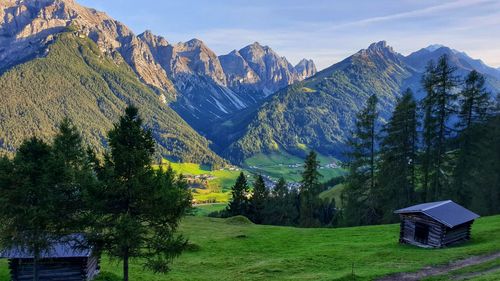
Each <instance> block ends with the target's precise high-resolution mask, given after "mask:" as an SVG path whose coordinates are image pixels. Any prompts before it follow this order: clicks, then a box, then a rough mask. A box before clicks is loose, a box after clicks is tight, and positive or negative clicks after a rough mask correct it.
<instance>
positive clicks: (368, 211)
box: [342, 95, 380, 225]
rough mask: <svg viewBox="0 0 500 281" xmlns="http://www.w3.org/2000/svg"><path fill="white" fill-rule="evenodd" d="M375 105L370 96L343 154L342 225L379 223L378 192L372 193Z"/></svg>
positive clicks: (374, 165) (374, 162) (375, 136)
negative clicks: (344, 162)
mask: <svg viewBox="0 0 500 281" xmlns="http://www.w3.org/2000/svg"><path fill="white" fill-rule="evenodd" d="M377 102H378V98H377V96H375V95H372V96H371V97H370V98H369V99H368V100H367V103H366V106H365V108H364V109H363V110H361V112H360V113H359V114H358V116H357V120H356V127H355V129H354V132H353V135H352V137H351V139H350V140H349V152H348V153H347V157H348V159H349V161H348V164H347V166H348V170H349V175H348V177H347V179H346V189H345V190H344V192H343V194H342V198H343V201H344V206H345V208H344V212H343V218H344V224H347V225H362V224H375V223H377V222H378V221H379V220H380V210H379V206H378V204H379V198H378V195H379V192H378V191H377V190H376V182H375V181H376V178H375V172H376V161H375V160H376V153H377V151H376V146H377V132H376V127H377V124H376V123H377V119H378V111H377Z"/></svg>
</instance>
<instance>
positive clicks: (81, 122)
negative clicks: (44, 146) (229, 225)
mask: <svg viewBox="0 0 500 281" xmlns="http://www.w3.org/2000/svg"><path fill="white" fill-rule="evenodd" d="M82 37H84V36H82V35H81V34H79V33H78V32H67V33H61V34H60V35H57V36H55V37H54V39H53V41H54V42H53V43H52V44H51V45H49V46H48V51H47V55H46V56H45V57H43V58H37V59H33V60H31V61H29V62H26V63H23V64H20V65H17V66H15V67H13V68H11V69H9V70H8V71H6V72H4V73H3V74H2V75H1V76H0V100H2V106H0V120H1V122H0V151H1V152H2V153H3V152H8V153H10V152H13V151H14V150H15V148H16V147H18V146H19V144H20V143H21V141H22V140H23V139H24V138H26V137H29V136H40V137H43V138H44V139H48V138H49V137H50V136H52V135H53V134H54V133H55V131H56V125H57V124H58V122H60V121H61V120H62V118H63V117H65V116H67V117H70V118H71V119H72V120H73V121H74V123H75V124H76V125H77V126H78V128H79V129H80V130H81V131H82V134H83V136H84V140H85V142H86V143H88V144H89V145H92V146H94V147H96V148H98V149H99V150H100V151H102V149H103V147H105V146H106V133H107V131H108V130H109V129H111V128H112V124H113V122H115V121H116V120H118V117H119V116H120V115H121V114H123V109H124V108H125V106H126V105H127V104H128V103H133V104H135V105H137V106H138V107H139V108H140V113H141V115H142V117H143V119H144V120H145V123H146V126H147V127H149V128H150V129H151V130H152V131H153V135H154V138H155V140H156V141H157V143H158V146H157V151H158V152H159V154H161V155H162V156H164V157H168V158H170V159H172V160H181V161H187V162H198V163H206V164H215V165H220V164H222V163H223V162H224V161H223V160H222V159H221V158H219V157H218V156H217V155H215V154H214V153H213V152H212V151H211V150H210V149H209V148H208V142H207V140H206V139H204V138H203V137H201V136H200V135H198V134H197V133H196V132H195V131H194V130H193V129H192V128H190V127H189V126H188V124H186V123H185V122H184V121H183V120H182V119H181V118H180V117H179V116H178V115H177V114H176V113H175V112H174V111H173V110H172V109H170V108H169V107H168V106H167V105H165V104H164V103H163V102H161V101H160V97H161V96H160V97H159V96H158V95H157V94H156V93H155V92H153V91H152V90H151V89H150V88H149V87H147V86H146V85H144V84H143V83H142V82H141V81H140V80H139V79H138V78H137V76H136V75H135V73H134V71H133V70H132V69H131V68H130V67H129V65H128V64H127V63H126V62H125V60H124V59H123V58H122V57H121V55H120V54H119V53H113V56H112V57H111V56H108V55H107V54H104V53H102V52H101V51H100V49H99V48H98V46H97V45H96V44H95V43H94V42H93V41H92V40H90V39H88V38H82Z"/></svg>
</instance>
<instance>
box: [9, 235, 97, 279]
mask: <svg viewBox="0 0 500 281" xmlns="http://www.w3.org/2000/svg"><path fill="white" fill-rule="evenodd" d="M82 241H83V237H82V236H81V235H72V236H69V237H65V238H64V239H62V240H61V241H57V242H55V243H53V245H52V246H51V247H50V249H49V250H46V251H43V252H42V253H41V257H40V259H39V260H38V263H37V264H38V265H37V269H38V276H39V280H40V281H90V280H93V279H94V278H95V277H96V276H97V275H98V274H99V269H100V267H99V256H98V255H96V253H94V251H93V249H92V248H90V247H83V246H82V245H83V244H82ZM0 258H7V259H8V260H9V269H10V275H11V280H12V281H31V280H33V259H34V257H33V254H31V253H28V252H27V251H25V250H22V249H16V248H12V249H10V250H7V251H3V252H1V253H0Z"/></svg>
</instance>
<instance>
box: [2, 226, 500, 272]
mask: <svg viewBox="0 0 500 281" xmlns="http://www.w3.org/2000/svg"><path fill="white" fill-rule="evenodd" d="M182 233H183V234H184V235H185V236H186V237H188V238H189V239H190V242H191V243H192V244H194V246H193V247H191V249H192V250H191V251H188V252H186V253H184V254H183V255H182V256H181V257H180V258H179V259H177V260H176V261H175V262H174V264H173V266H172V271H171V272H170V273H168V274H167V275H155V274H152V273H150V272H147V271H144V270H143V268H142V266H141V264H140V261H135V262H134V263H133V266H132V268H131V272H132V273H131V280H148V281H164V280H165V281H167V280H217V281H221V280H352V275H351V274H352V271H353V270H354V273H355V275H356V279H355V280H358V281H359V280H374V279H377V278H380V277H382V276H386V275H388V274H393V273H397V272H411V271H417V270H419V269H422V268H424V267H426V266H435V265H443V264H447V263H449V262H450V261H454V260H459V259H465V258H468V257H472V256H477V255H484V254H490V253H495V252H500V235H498V233H500V216H491V217H485V218H481V219H479V220H478V221H477V222H476V223H475V224H474V226H473V239H472V241H470V242H468V243H465V244H463V245H460V246H455V247H450V248H446V249H420V248H416V247H412V246H405V245H399V244H398V243H397V241H398V235H399V225H397V224H393V225H381V226H367V227H352V228H338V229H301V228H291V227H276V226H260V225H253V224H249V223H246V222H244V221H239V220H231V219H226V220H224V219H215V218H207V217H187V218H185V219H184V221H183V223H182ZM488 262H489V263H493V264H490V267H486V268H483V269H481V268H479V269H477V270H473V269H474V268H472V269H471V270H469V272H467V274H472V275H468V276H469V277H470V278H472V279H467V280H498V277H499V276H500V273H499V272H498V271H495V270H493V269H495V268H496V266H497V265H498V264H497V263H500V261H499V260H493V261H488ZM476 267H477V265H476ZM120 268H121V267H120V266H119V265H118V264H116V263H115V262H113V261H109V260H108V259H104V261H103V265H102V269H103V271H108V272H112V273H116V274H119V273H120ZM476 271H477V272H479V274H475V275H474V272H476ZM459 273H460V272H459ZM482 273H484V274H482ZM464 274H466V273H464ZM495 278H496V279H495ZM0 280H2V281H4V280H5V281H6V280H8V275H7V265H6V261H1V262H0ZM429 280H455V277H454V275H449V276H448V275H446V276H441V277H439V278H433V279H429Z"/></svg>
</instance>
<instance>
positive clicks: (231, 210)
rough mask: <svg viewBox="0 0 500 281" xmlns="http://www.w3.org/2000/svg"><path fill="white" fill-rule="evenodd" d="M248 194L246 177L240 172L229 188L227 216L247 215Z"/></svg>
mask: <svg viewBox="0 0 500 281" xmlns="http://www.w3.org/2000/svg"><path fill="white" fill-rule="evenodd" d="M248 194H249V188H248V183H247V178H246V177H245V174H244V173H243V172H241V173H240V175H239V176H238V178H237V179H236V182H235V184H234V185H233V187H232V188H231V201H230V202H229V205H228V206H227V210H226V212H227V215H228V216H237V215H243V216H248V211H249V206H250V203H249V200H248Z"/></svg>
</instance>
